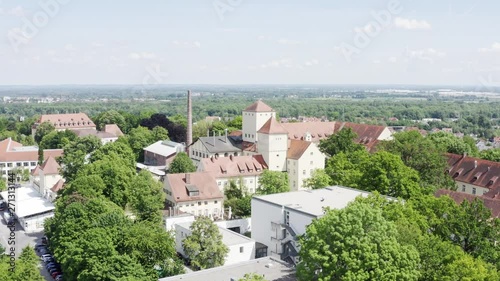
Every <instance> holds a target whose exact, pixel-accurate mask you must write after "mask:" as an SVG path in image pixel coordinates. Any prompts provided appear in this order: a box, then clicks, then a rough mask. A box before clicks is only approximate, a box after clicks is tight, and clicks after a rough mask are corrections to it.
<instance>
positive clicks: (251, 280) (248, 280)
mask: <svg viewBox="0 0 500 281" xmlns="http://www.w3.org/2000/svg"><path fill="white" fill-rule="evenodd" d="M238 281H267V280H266V279H265V278H264V277H263V276H262V275H259V274H257V273H245V275H244V276H243V278H240V279H238Z"/></svg>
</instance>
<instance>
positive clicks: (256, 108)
mask: <svg viewBox="0 0 500 281" xmlns="http://www.w3.org/2000/svg"><path fill="white" fill-rule="evenodd" d="M271 117H273V118H276V112H275V111H274V110H273V109H272V108H271V107H270V106H269V105H267V104H265V103H264V102H262V101H261V100H258V101H256V102H255V103H253V104H252V105H250V106H249V107H247V108H245V109H244V110H243V124H242V125H243V130H242V135H243V141H248V142H252V143H255V142H256V141H257V140H258V137H257V131H259V130H260V128H262V126H264V123H266V122H267V120H269V118H271Z"/></svg>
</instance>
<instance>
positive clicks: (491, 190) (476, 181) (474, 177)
mask: <svg viewBox="0 0 500 281" xmlns="http://www.w3.org/2000/svg"><path fill="white" fill-rule="evenodd" d="M446 158H447V160H448V168H447V170H446V172H447V173H448V174H449V175H450V176H451V177H452V178H453V180H454V181H455V183H456V185H457V191H460V192H464V193H468V194H472V195H476V196H481V195H486V196H488V197H491V198H493V197H494V196H496V194H498V193H500V180H499V177H500V162H494V161H488V160H484V159H480V158H474V157H468V156H467V155H465V154H464V155H458V154H451V153H447V154H446Z"/></svg>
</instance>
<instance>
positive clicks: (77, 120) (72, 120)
mask: <svg viewBox="0 0 500 281" xmlns="http://www.w3.org/2000/svg"><path fill="white" fill-rule="evenodd" d="M44 122H49V123H51V124H52V125H54V127H55V128H56V131H64V130H83V129H94V130H95V129H96V126H95V124H94V122H93V121H92V120H91V119H90V118H89V117H88V116H87V114H85V113H68V114H44V115H42V116H41V117H40V118H39V119H38V120H37V121H36V122H35V124H34V125H33V127H32V129H31V133H32V135H33V136H34V135H35V133H36V129H37V128H38V126H40V124H42V123H44Z"/></svg>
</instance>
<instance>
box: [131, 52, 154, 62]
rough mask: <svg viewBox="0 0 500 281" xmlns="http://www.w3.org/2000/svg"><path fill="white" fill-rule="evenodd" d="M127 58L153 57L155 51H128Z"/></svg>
mask: <svg viewBox="0 0 500 281" xmlns="http://www.w3.org/2000/svg"><path fill="white" fill-rule="evenodd" d="M128 58H129V59H133V60H140V59H154V58H156V54H155V53H149V52H139V53H135V52H134V53H130V54H128Z"/></svg>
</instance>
